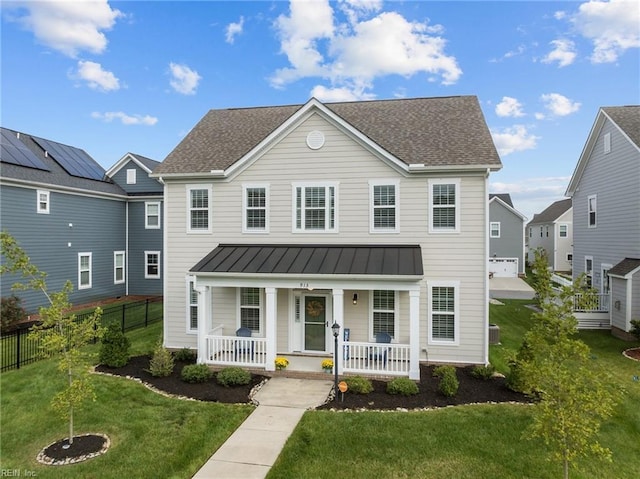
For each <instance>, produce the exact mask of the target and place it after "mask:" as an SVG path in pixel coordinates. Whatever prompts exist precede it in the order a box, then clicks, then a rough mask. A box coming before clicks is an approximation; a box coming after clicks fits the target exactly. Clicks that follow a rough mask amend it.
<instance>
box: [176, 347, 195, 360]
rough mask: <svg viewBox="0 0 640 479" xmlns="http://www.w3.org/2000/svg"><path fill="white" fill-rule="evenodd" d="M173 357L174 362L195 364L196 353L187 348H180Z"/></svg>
mask: <svg viewBox="0 0 640 479" xmlns="http://www.w3.org/2000/svg"><path fill="white" fill-rule="evenodd" d="M173 357H174V359H175V360H176V361H181V362H183V363H195V362H196V353H195V352H194V351H192V350H191V349H189V348H182V349H179V350H177V351H176V352H175V353H173Z"/></svg>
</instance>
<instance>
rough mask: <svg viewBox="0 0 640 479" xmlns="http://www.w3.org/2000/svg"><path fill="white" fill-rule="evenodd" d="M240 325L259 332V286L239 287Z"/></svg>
mask: <svg viewBox="0 0 640 479" xmlns="http://www.w3.org/2000/svg"><path fill="white" fill-rule="evenodd" d="M240 327H241V328H249V329H250V330H251V331H252V332H253V333H260V288H240Z"/></svg>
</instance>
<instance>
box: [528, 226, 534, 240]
mask: <svg viewBox="0 0 640 479" xmlns="http://www.w3.org/2000/svg"><path fill="white" fill-rule="evenodd" d="M531 237H533V228H532V227H531V226H529V238H531Z"/></svg>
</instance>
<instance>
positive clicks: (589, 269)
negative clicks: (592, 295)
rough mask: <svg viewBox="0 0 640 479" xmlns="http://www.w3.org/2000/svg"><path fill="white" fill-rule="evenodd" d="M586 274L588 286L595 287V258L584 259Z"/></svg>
mask: <svg viewBox="0 0 640 479" xmlns="http://www.w3.org/2000/svg"><path fill="white" fill-rule="evenodd" d="M584 274H585V275H586V277H587V286H589V287H591V286H592V285H593V256H585V257H584Z"/></svg>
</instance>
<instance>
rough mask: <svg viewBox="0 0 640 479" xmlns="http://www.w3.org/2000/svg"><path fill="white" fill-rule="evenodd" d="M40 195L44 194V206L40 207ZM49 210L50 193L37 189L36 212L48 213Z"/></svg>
mask: <svg viewBox="0 0 640 479" xmlns="http://www.w3.org/2000/svg"><path fill="white" fill-rule="evenodd" d="M40 195H45V196H46V198H47V199H46V200H45V203H46V206H45V208H40ZM50 211H51V193H50V192H49V191H47V190H37V192H36V212H37V213H38V214H40V215H48V214H49V212H50Z"/></svg>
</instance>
